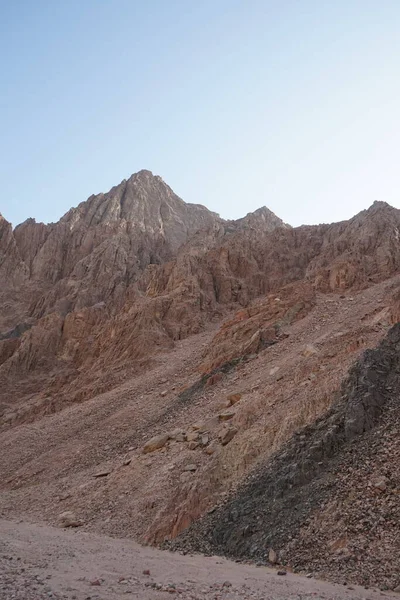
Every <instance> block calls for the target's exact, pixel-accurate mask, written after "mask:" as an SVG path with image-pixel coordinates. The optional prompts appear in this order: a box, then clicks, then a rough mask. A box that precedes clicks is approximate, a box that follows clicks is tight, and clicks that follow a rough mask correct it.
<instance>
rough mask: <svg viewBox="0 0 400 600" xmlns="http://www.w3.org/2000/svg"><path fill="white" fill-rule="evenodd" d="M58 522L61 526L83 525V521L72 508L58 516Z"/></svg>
mask: <svg viewBox="0 0 400 600" xmlns="http://www.w3.org/2000/svg"><path fill="white" fill-rule="evenodd" d="M58 522H59V524H60V526H61V527H65V528H67V527H80V526H81V525H82V521H80V520H79V519H78V518H77V517H76V515H75V513H74V512H72V511H71V510H67V511H65V512H63V513H61V515H59V517H58Z"/></svg>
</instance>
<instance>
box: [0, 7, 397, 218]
mask: <svg viewBox="0 0 400 600" xmlns="http://www.w3.org/2000/svg"><path fill="white" fill-rule="evenodd" d="M399 30H400V2H399V1H398V0H380V1H378V0H374V1H371V0H336V1H335V2H331V1H328V0H297V1H295V0H242V1H238V0H201V2H195V1H194V0H168V1H167V0H146V2H143V1H138V0H84V1H83V2H81V1H80V0H79V1H77V0H69V1H68V2H57V1H54V0H48V1H44V0H36V1H35V2H32V1H31V0H13V1H12V2H11V1H10V0H9V1H6V0H0V75H1V77H0V86H1V88H0V89H1V94H0V183H1V189H2V196H1V200H0V212H1V213H2V214H3V215H4V216H5V217H6V218H7V219H8V220H10V221H11V222H12V223H13V224H14V225H16V224H17V223H19V222H21V221H23V220H25V219H26V218H28V217H35V218H36V220H38V221H44V222H50V221H56V220H58V219H59V218H60V217H61V216H62V215H63V214H64V213H65V212H66V211H67V210H68V209H69V208H70V207H71V206H76V205H77V204H78V203H79V202H81V201H82V200H85V199H86V198H87V197H88V196H90V195H91V194H93V193H99V192H105V191H108V189H109V188H111V187H112V186H113V185H116V184H117V183H119V182H120V181H121V180H122V179H124V178H128V177H129V176H130V175H131V174H132V173H134V172H136V171H138V170H140V169H149V170H151V171H153V173H155V174H158V175H161V177H162V178H163V179H164V180H165V181H166V182H167V183H168V184H169V185H170V186H171V187H172V188H173V189H174V191H175V192H176V193H177V194H178V195H179V196H181V197H182V198H183V199H184V200H185V201H186V202H196V203H201V204H205V205H206V206H207V207H208V208H210V209H212V210H214V211H216V212H219V213H220V214H221V216H222V217H225V218H238V217H241V216H243V215H244V214H246V213H247V212H249V211H252V210H255V209H256V208H258V207H259V206H262V205H266V206H268V207H269V208H270V209H271V210H273V211H274V212H275V213H276V214H277V215H278V216H280V217H281V218H282V219H284V220H285V221H286V222H288V223H290V224H292V225H299V224H301V223H320V222H330V221H336V220H341V219H345V218H348V217H350V216H352V215H353V214H355V213H357V212H359V211H360V210H362V209H363V208H367V207H368V206H369V205H370V204H372V202H373V201H374V200H384V201H386V202H389V203H390V204H392V205H394V206H397V207H400V165H399V156H400V152H399V150H400V148H399V145H400V36H399Z"/></svg>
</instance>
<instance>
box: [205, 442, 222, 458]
mask: <svg viewBox="0 0 400 600" xmlns="http://www.w3.org/2000/svg"><path fill="white" fill-rule="evenodd" d="M218 447H219V443H218V442H217V440H213V441H212V442H211V443H210V444H209V445H208V446H207V448H206V449H205V452H206V454H210V455H211V454H214V453H215V452H216V451H217V450H218Z"/></svg>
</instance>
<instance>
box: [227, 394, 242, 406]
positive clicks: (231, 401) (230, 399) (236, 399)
mask: <svg viewBox="0 0 400 600" xmlns="http://www.w3.org/2000/svg"><path fill="white" fill-rule="evenodd" d="M241 398H242V394H229V396H228V397H227V401H228V406H233V405H234V404H237V403H238V402H239V400H241Z"/></svg>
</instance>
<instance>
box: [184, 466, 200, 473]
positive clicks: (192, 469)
mask: <svg viewBox="0 0 400 600" xmlns="http://www.w3.org/2000/svg"><path fill="white" fill-rule="evenodd" d="M183 470H184V471H189V472H194V471H197V466H196V465H193V464H190V465H186V467H184V468H183Z"/></svg>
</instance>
